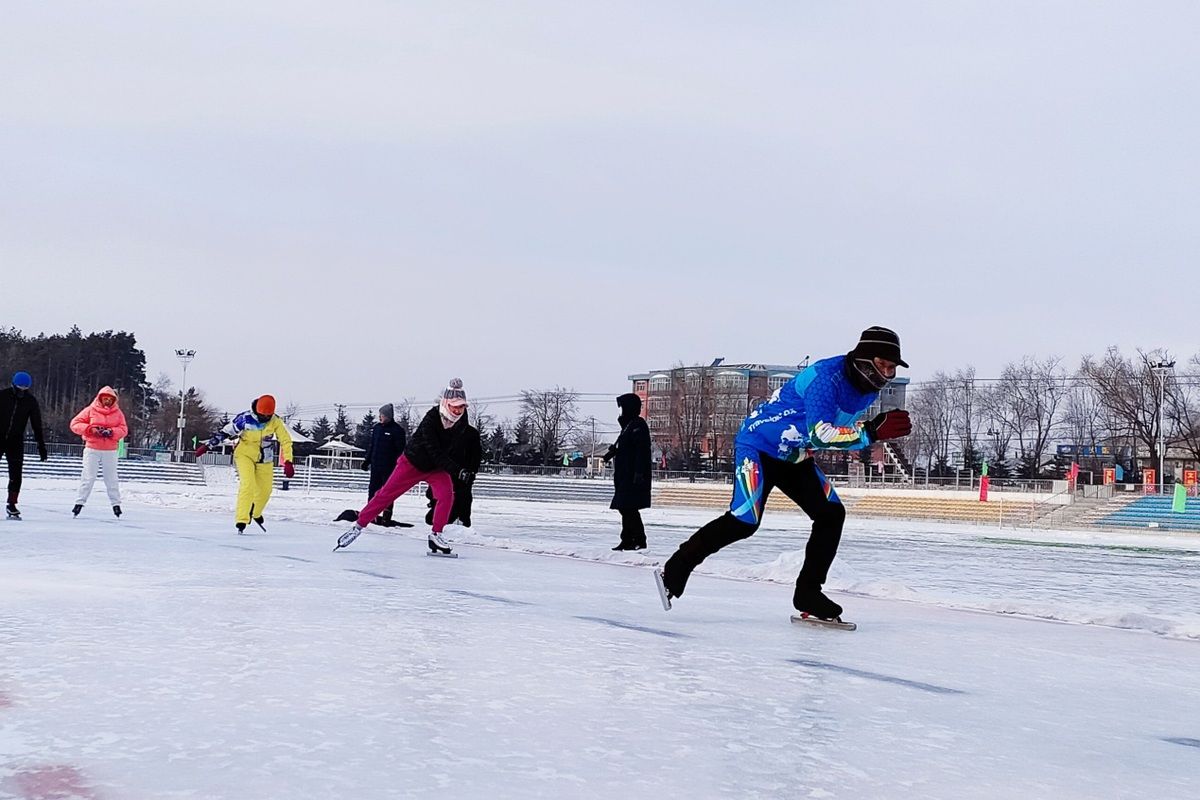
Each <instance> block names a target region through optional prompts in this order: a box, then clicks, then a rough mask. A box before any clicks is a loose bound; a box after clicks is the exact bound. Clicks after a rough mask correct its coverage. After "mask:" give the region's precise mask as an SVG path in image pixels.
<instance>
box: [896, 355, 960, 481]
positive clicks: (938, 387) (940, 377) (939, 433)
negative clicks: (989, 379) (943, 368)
mask: <svg viewBox="0 0 1200 800" xmlns="http://www.w3.org/2000/svg"><path fill="white" fill-rule="evenodd" d="M907 405H908V410H909V414H910V415H911V416H912V421H913V432H912V435H911V436H909V437H908V441H907V442H905V445H906V449H905V455H906V456H907V457H908V459H909V460H910V461H911V462H912V463H914V464H916V463H919V462H920V461H924V462H925V469H926V471H927V472H929V473H932V474H937V475H944V474H945V472H946V470H948V469H949V464H950V442H951V438H952V436H953V433H954V401H953V380H952V379H951V378H950V377H949V376H948V375H946V373H944V372H937V373H935V374H934V376H933V378H932V380H929V381H926V382H925V383H922V384H921V385H920V386H919V387H918V388H917V389H916V390H915V391H914V392H913V393H912V394H911V396H910V397H909V399H908V402H907Z"/></svg>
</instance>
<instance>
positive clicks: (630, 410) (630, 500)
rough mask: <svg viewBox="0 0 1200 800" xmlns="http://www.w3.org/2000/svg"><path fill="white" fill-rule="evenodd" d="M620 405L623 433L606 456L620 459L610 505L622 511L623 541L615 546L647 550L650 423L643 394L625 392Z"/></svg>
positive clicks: (605, 458) (615, 469)
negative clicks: (644, 413) (644, 515)
mask: <svg viewBox="0 0 1200 800" xmlns="http://www.w3.org/2000/svg"><path fill="white" fill-rule="evenodd" d="M617 405H618V406H620V408H621V415H620V416H619V417H617V422H618V423H620V425H621V433H620V434H619V435H618V436H617V441H615V442H614V443H613V444H612V446H611V447H609V448H608V452H607V453H605V454H604V456H603V458H604V462H605V463H608V462H609V461H615V462H616V463H615V464H613V484H614V487H615V491H614V492H613V499H612V503H611V504H610V505H609V508H612V509H614V510H616V511H619V512H621V542H620V544H618V545H617V546H616V547H614V548H613V550H645V549H646V526H645V525H644V524H642V514H641V510H642V509H643V508H649V507H650V427H649V426H648V425H647V424H646V420H644V419H642V398H640V397H638V396H637V395H636V394H623V395H621V396H620V397H618V398H617Z"/></svg>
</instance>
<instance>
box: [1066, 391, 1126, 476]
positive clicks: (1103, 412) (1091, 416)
mask: <svg viewBox="0 0 1200 800" xmlns="http://www.w3.org/2000/svg"><path fill="white" fill-rule="evenodd" d="M1110 423H1111V417H1110V414H1109V413H1108V409H1107V408H1106V407H1105V405H1104V403H1102V402H1101V401H1100V396H1099V394H1097V392H1096V390H1095V389H1094V388H1093V387H1092V386H1090V385H1088V384H1087V383H1086V382H1080V383H1077V384H1075V385H1074V386H1072V387H1071V388H1070V389H1069V390H1068V391H1067V397H1066V407H1065V410H1064V412H1063V428H1064V430H1065V431H1066V435H1067V436H1069V437H1070V444H1072V445H1074V446H1075V447H1076V448H1077V450H1076V452H1075V461H1076V463H1078V464H1079V466H1080V469H1084V470H1088V471H1090V472H1099V471H1101V470H1102V469H1104V466H1105V465H1106V464H1107V463H1108V459H1107V458H1101V457H1100V456H1099V449H1100V448H1101V447H1102V446H1111V447H1114V448H1115V447H1116V446H1117V444H1116V442H1115V441H1114V438H1115V437H1114V435H1113V433H1112V428H1111V425H1110ZM1078 448H1082V451H1081V450H1079V449H1078Z"/></svg>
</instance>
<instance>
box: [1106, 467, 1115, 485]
mask: <svg viewBox="0 0 1200 800" xmlns="http://www.w3.org/2000/svg"><path fill="white" fill-rule="evenodd" d="M1116 482H1117V468H1116V467H1105V468H1104V485H1105V486H1109V485H1111V484H1114V483H1116Z"/></svg>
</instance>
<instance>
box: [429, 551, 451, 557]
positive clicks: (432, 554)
mask: <svg viewBox="0 0 1200 800" xmlns="http://www.w3.org/2000/svg"><path fill="white" fill-rule="evenodd" d="M425 555H427V556H437V557H438V558H458V553H435V552H433V551H432V550H426V551H425Z"/></svg>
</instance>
